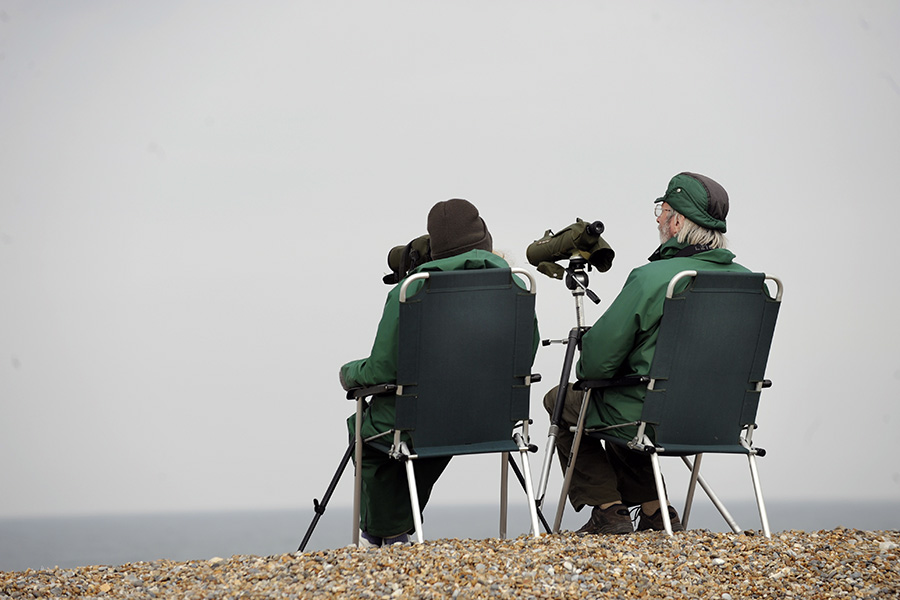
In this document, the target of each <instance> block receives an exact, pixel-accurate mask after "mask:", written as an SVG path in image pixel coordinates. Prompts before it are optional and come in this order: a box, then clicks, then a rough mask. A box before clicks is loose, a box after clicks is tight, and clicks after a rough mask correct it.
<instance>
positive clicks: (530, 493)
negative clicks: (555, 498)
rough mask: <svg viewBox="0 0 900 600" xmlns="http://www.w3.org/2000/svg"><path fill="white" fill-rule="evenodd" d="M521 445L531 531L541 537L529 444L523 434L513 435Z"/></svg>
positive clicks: (520, 451) (536, 536) (535, 535)
mask: <svg viewBox="0 0 900 600" xmlns="http://www.w3.org/2000/svg"><path fill="white" fill-rule="evenodd" d="M513 437H514V438H515V440H516V443H517V444H518V445H519V454H521V455H522V470H523V471H524V472H525V473H524V475H525V496H527V498H528V512H529V515H530V516H531V532H532V534H533V535H534V537H535V538H539V537H541V527H540V525H539V524H538V515H537V501H536V500H535V497H534V483H533V482H532V480H531V464H530V463H529V462H528V444H526V443H525V440H524V438H522V434H520V433H517V434H515V436H513Z"/></svg>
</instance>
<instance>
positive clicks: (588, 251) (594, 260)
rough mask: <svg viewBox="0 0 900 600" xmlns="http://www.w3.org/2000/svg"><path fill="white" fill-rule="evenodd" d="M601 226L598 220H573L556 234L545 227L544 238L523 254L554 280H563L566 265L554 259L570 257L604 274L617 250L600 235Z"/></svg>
mask: <svg viewBox="0 0 900 600" xmlns="http://www.w3.org/2000/svg"><path fill="white" fill-rule="evenodd" d="M604 229H605V228H604V226H603V223H601V222H600V221H593V222H591V223H588V222H586V221H582V220H581V219H576V220H575V222H574V223H572V224H571V225H569V226H568V227H566V228H564V229H561V230H560V231H558V232H556V233H553V232H552V231H551V230H549V229H548V230H547V231H546V232H544V237H542V238H541V239H539V240H535V241H534V242H532V243H531V244H530V245H529V246H528V249H527V250H526V252H525V256H526V258H527V259H528V262H529V263H531V264H532V265H533V266H535V267H537V270H538V272H540V273H543V274H544V275H546V276H548V277H552V278H553V279H562V278H563V275H564V274H565V268H563V267H562V266H560V265H558V264H556V261H559V260H567V259H571V258H583V259H584V260H586V261H587V264H588V265H589V267H588V268H590V267H591V266H592V267H594V268H596V269H597V270H598V271H600V272H601V273H605V272H606V271H609V268H610V267H611V266H612V262H613V258H615V256H616V253H615V252H614V251H613V249H612V248H611V247H610V245H609V244H607V243H606V240H604V239H603V238H602V237H601V235H600V234H602V233H603V231H604Z"/></svg>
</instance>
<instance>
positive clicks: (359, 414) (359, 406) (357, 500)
mask: <svg viewBox="0 0 900 600" xmlns="http://www.w3.org/2000/svg"><path fill="white" fill-rule="evenodd" d="M364 406H365V399H364V398H358V399H357V400H356V437H355V440H356V442H355V444H356V470H355V472H354V475H353V537H352V540H353V545H354V546H359V513H360V504H361V499H362V452H363V448H362V446H363V445H362V420H363V408H364Z"/></svg>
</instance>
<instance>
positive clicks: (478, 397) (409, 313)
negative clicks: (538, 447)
mask: <svg viewBox="0 0 900 600" xmlns="http://www.w3.org/2000/svg"><path fill="white" fill-rule="evenodd" d="M522 273H523V274H525V275H527V273H525V272H524V271H522ZM420 275H422V276H424V277H427V279H425V281H424V285H422V286H421V289H420V290H419V291H418V292H416V293H415V294H414V295H412V296H411V297H409V298H405V299H404V298H402V296H401V303H400V331H399V355H398V359H399V363H398V369H397V384H398V386H401V388H400V389H399V390H398V394H397V401H396V411H395V414H396V417H395V426H396V428H397V429H399V430H402V431H406V432H408V433H409V434H410V436H411V438H412V446H413V449H412V451H413V452H414V453H415V454H417V455H419V456H424V455H439V454H443V455H448V454H451V455H452V454H470V453H477V452H492V451H504V450H509V449H510V443H511V439H512V431H513V427H514V425H515V424H516V423H517V422H518V421H522V420H526V419H528V414H529V413H528V408H529V407H528V404H529V391H530V387H529V377H530V374H531V365H532V359H533V348H534V346H533V343H534V335H535V330H534V323H535V316H534V315H535V313H534V298H535V297H534V280H533V278H531V276H530V275H527V277H528V279H529V280H530V282H531V288H530V290H526V289H524V288H523V287H521V285H520V284H518V283H517V282H516V278H515V277H514V276H513V273H512V271H511V270H510V269H472V270H465V271H446V272H429V273H427V274H424V273H423V274H420ZM412 277H416V276H415V275H414V276H412ZM412 277H411V278H412ZM411 278H410V279H411ZM514 447H515V446H512V448H514Z"/></svg>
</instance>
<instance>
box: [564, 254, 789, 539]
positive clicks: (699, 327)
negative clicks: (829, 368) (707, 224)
mask: <svg viewBox="0 0 900 600" xmlns="http://www.w3.org/2000/svg"><path fill="white" fill-rule="evenodd" d="M766 279H769V280H772V281H773V282H774V283H775V284H776V286H777V288H776V292H775V295H774V297H773V296H772V295H771V294H770V292H769V289H768V286H767V285H766V283H765V281H766ZM781 294H782V286H781V282H780V281H779V280H778V279H777V278H774V277H768V276H767V275H766V274H764V273H729V272H703V271H701V272H699V273H698V272H696V271H685V272H683V273H680V274H678V275H676V276H675V277H674V278H673V279H672V281H671V282H670V284H669V287H668V293H667V297H666V300H665V305H664V309H663V317H662V321H661V322H660V328H659V338H658V340H657V345H656V352H655V354H654V357H653V363H652V365H651V367H650V376H649V378H643V379H642V381H641V383H642V384H646V385H647V394H646V397H645V399H644V406H643V410H642V413H641V420H640V421H639V422H637V423H631V424H629V425H632V426H633V425H637V426H638V434H637V435H636V436H635V438H634V439H631V440H625V439H623V438H621V437H619V436H616V435H613V434H612V433H611V431H612V430H613V429H615V428H616V427H617V426H612V427H606V428H599V429H596V430H593V431H592V430H585V433H586V434H587V435H590V436H593V437H598V438H600V439H603V440H605V441H606V443H614V444H622V445H627V446H628V447H629V448H631V449H632V450H634V451H637V452H647V453H649V454H650V455H651V458H652V459H653V465H654V471H655V472H656V474H657V489H658V492H659V497H660V502H661V503H662V504H663V505H664V506H665V505H666V498H665V490H664V488H663V486H662V485H661V476H660V475H659V465H658V459H657V457H658V456H680V457H682V458H683V460H684V462H685V464H687V465H688V466H689V467H690V468H691V469H692V470H693V474H692V478H691V483H690V486H689V490H688V500H687V502H686V505H685V509H684V513H683V516H682V522H683V524H685V525H686V523H687V518H688V516H689V513H690V505H691V502H692V500H693V493H694V487H695V485H696V483H698V482H699V483H700V484H701V487H702V488H703V489H704V491H706V493H707V494H708V495H709V496H710V499H711V500H712V501H713V503H714V504H715V505H716V507H717V508H718V509H719V511H720V512H721V513H722V516H723V517H724V518H725V519H726V521H727V522H728V523H729V525H730V526H731V527H732V529H733V530H734V531H736V532H739V531H740V528H739V527H738V526H737V524H736V523H735V522H734V519H733V518H732V517H731V515H730V514H728V511H727V510H726V509H725V508H724V505H722V504H721V502H720V501H719V500H718V498H717V497H716V496H715V494H714V493H713V492H712V490H711V489H709V486H708V485H707V484H706V482H705V481H704V480H703V478H702V477H701V476H700V473H699V466H700V458H701V457H702V455H703V454H704V453H710V452H712V453H721V454H743V455H746V456H747V457H748V458H749V461H750V472H751V478H752V480H753V486H754V491H755V493H756V500H757V505H758V508H759V513H760V520H761V522H762V526H763V531H764V532H765V535H767V536H769V535H770V531H769V525H768V517H767V515H766V512H765V504H764V501H763V497H762V490H761V487H760V484H759V477H758V474H757V471H756V461H755V457H756V456H763V455H764V454H765V451H764V450H763V449H762V448H757V447H755V446H753V443H752V436H753V431H754V430H755V429H756V414H757V407H758V405H759V398H760V395H761V392H762V389H763V388H765V387H769V386H770V385H771V383H770V382H769V381H767V380H766V379H765V369H766V363H767V361H768V357H769V349H770V347H771V344H772V337H773V334H774V331H775V322H776V319H777V317H778V310H779V307H780V305H781ZM610 383H611V382H608V381H581V382H578V383H577V387H579V388H580V389H585V390H588V391H591V390H594V391H595V393H596V391H597V390H599V389H602V388H604V387H609V385H610ZM614 383H615V384H622V383H626V384H631V385H634V384H635V381H634V380H632V381H625V382H622V381H617V382H614ZM598 401H602V400H598ZM687 456H696V458H695V460H694V463H693V464H691V462H690V461H689V460H687V458H686V457H687ZM662 512H663V516H664V517H665V519H664V520H666V521H667V520H668V515H667V514H665V513H666V511H662ZM667 531H668V532H669V533H671V530H670V528H667Z"/></svg>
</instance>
